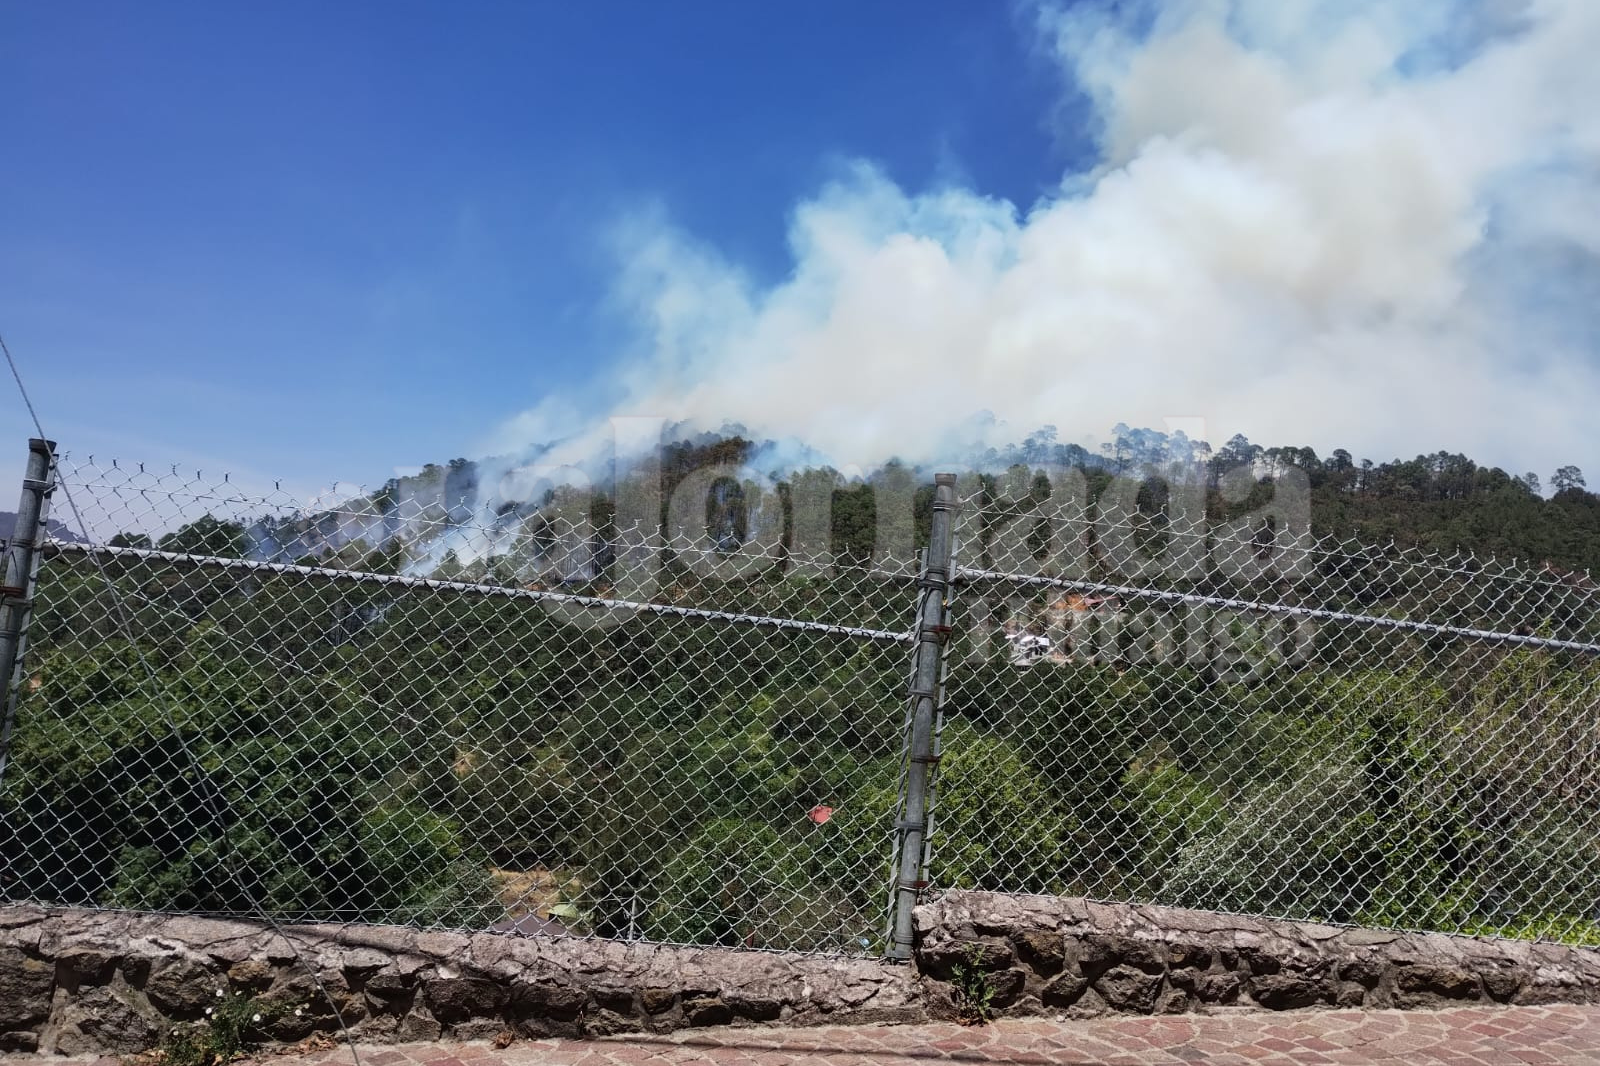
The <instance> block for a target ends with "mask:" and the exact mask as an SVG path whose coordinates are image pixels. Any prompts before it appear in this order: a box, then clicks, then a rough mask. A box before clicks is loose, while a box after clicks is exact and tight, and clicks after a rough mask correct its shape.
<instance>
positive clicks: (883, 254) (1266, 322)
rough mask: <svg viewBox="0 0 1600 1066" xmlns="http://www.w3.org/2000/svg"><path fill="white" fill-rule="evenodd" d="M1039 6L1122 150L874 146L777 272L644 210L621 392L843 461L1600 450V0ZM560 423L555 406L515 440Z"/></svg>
mask: <svg viewBox="0 0 1600 1066" xmlns="http://www.w3.org/2000/svg"><path fill="white" fill-rule="evenodd" d="M1032 14H1033V16H1035V17H1033V18H1032V20H1031V21H1032V24H1033V25H1034V26H1035V28H1036V32H1037V33H1038V34H1039V39H1040V42H1041V43H1042V46H1043V47H1044V48H1046V49H1047V50H1048V51H1049V52H1050V54H1051V56H1052V58H1053V60H1054V61H1056V62H1058V63H1059V64H1060V67H1061V70H1062V72H1063V75H1064V78H1065V80H1066V83H1067V84H1069V85H1075V86H1077V87H1078V89H1079V91H1081V92H1085V93H1087V94H1088V95H1089V97H1090V99H1091V100H1092V101H1093V105H1094V112H1095V116H1096V120H1097V124H1098V126H1097V128H1096V129H1095V130H1093V131H1091V132H1092V133H1093V135H1094V136H1095V138H1096V140H1097V143H1098V146H1099V162H1098V164H1097V165H1096V166H1095V167H1094V168H1093V169H1091V170H1089V171H1088V172H1085V173H1070V174H1066V175H1064V176H1063V178H1062V181H1061V184H1060V187H1059V188H1058V189H1057V190H1056V191H1055V192H1054V193H1053V194H1051V195H1050V196H1048V197H1046V198H1044V199H1042V200H1041V201H1039V202H1038V203H1035V204H1031V205H1016V204H1012V203H1009V202H1006V201H1004V200H1000V199H995V198H992V197H987V196H985V195H983V193H982V192H981V191H980V190H973V189H966V188H954V187H946V188H934V189H929V190H925V191H916V192H913V191H908V190H905V189H902V188H900V187H898V186H896V185H895V184H894V183H893V182H891V181H890V180H888V179H887V178H886V177H885V176H884V175H883V174H882V173H881V172H880V171H878V170H876V169H875V168H874V167H873V166H872V165H871V164H870V163H868V162H862V163H860V164H859V165H858V166H857V167H856V168H855V169H854V172H853V173H852V174H850V176H849V177H847V178H846V179H844V180H841V181H838V182H836V183H834V184H832V185H829V186H828V187H826V188H823V189H821V190H820V191H819V192H818V193H817V194H816V195H815V196H814V197H812V198H811V199H809V200H807V201H805V202H803V203H800V204H799V205H797V206H796V207H795V209H794V212H793V218H792V224H791V229H790V245H791V251H792V255H793V261H794V265H793V272H792V274H791V275H790V276H789V277H788V278H787V279H786V280H784V281H783V282H782V283H780V284H777V285H774V286H771V287H762V286H758V285H755V284H753V283H752V282H751V281H749V280H748V278H747V277H746V276H745V275H744V274H743V273H742V272H741V271H740V269H739V268H738V266H737V265H736V264H733V263H730V262H728V261H727V260H726V259H724V258H723V257H722V256H720V255H719V254H718V253H717V251H716V249H714V248H710V247H707V246H705V245H704V244H702V243H699V242H697V241H696V240H695V239H694V238H693V237H692V236H691V235H689V234H685V233H682V232H680V231H678V230H676V229H674V228H673V227H672V226H670V225H669V224H667V223H665V222H663V221H662V220H660V219H658V218H654V219H650V220H647V221H636V222H634V223H631V224H630V225H629V226H626V227H624V234H623V247H624V249H625V256H624V259H625V266H624V269H623V271H622V274H621V279H620V284H619V289H620V294H621V297H622V300H623V301H624V303H625V305H626V307H627V308H628V309H629V310H630V311H631V313H633V314H635V315H636V316H637V319H638V323H639V325H640V329H641V354H640V355H639V357H638V359H637V361H636V362H635V363H634V364H633V365H632V367H631V369H630V370H629V371H628V372H627V375H626V378H625V385H626V398H625V400H623V401H622V402H621V403H620V404H619V405H618V407H617V409H616V410H615V411H614V412H612V413H614V414H622V415H648V416H660V417H663V418H666V419H668V420H669V421H677V420H688V421H690V422H692V423H695V424H698V425H701V426H703V427H706V428H713V429H714V428H716V427H717V426H719V425H721V424H723V423H724V422H728V421H733V422H738V423H741V424H743V425H744V426H745V427H747V428H748V430H749V431H750V433H751V434H752V435H754V436H757V437H770V438H774V439H778V440H795V441H800V442H804V443H805V444H806V445H808V446H811V447H812V448H815V449H817V450H819V451H820V452H821V453H823V454H824V455H826V456H827V457H828V458H830V459H831V460H833V461H834V462H835V463H836V464H840V465H848V464H859V465H861V466H868V465H871V464H874V463H877V462H879V461H881V460H883V459H886V458H888V457H890V456H900V457H902V458H907V459H913V460H928V461H932V460H936V459H939V458H941V457H944V456H948V455H951V454H953V453H954V452H956V451H958V450H963V449H964V448H965V446H967V445H969V444H971V443H972V442H973V441H974V439H975V438H977V437H979V436H987V437H988V438H989V441H990V442H991V443H999V442H1005V441H1017V440H1020V439H1021V438H1022V437H1023V436H1025V435H1026V434H1027V433H1028V432H1029V431H1030V430H1032V429H1034V428H1036V427H1038V426H1041V425H1045V424H1052V425H1055V426H1058V427H1061V439H1062V440H1063V441H1064V442H1065V441H1072V440H1077V441H1082V440H1083V439H1084V438H1085V437H1086V436H1088V435H1090V434H1095V433H1103V432H1104V431H1105V430H1106V428H1107V427H1109V426H1110V425H1111V424H1112V423H1114V422H1126V423H1129V424H1131V425H1135V426H1140V425H1146V426H1153V427H1156V428H1160V427H1162V426H1163V424H1164V421H1165V420H1167V419H1169V418H1172V417H1175V416H1176V417H1189V418H1196V417H1197V418H1203V419H1205V420H1206V426H1207V428H1208V430H1209V432H1208V434H1207V435H1208V438H1209V439H1210V440H1211V442H1212V443H1213V444H1214V445H1215V444H1220V443H1221V442H1222V441H1223V440H1225V439H1226V438H1227V437H1228V436H1229V435H1231V434H1233V433H1235V432H1244V433H1247V434H1248V435H1249V436H1250V437H1251V438H1252V439H1254V440H1256V441H1257V442H1258V443H1263V444H1269V445H1273V444H1295V445H1304V444H1309V445H1311V446H1313V447H1316V448H1318V449H1319V451H1321V452H1323V453H1324V454H1326V452H1327V450H1329V449H1331V448H1334V447H1347V448H1349V449H1351V450H1352V451H1354V452H1355V453H1356V455H1357V456H1358V457H1361V456H1368V457H1371V458H1374V459H1378V460H1383V459H1388V458H1393V457H1395V456H1401V457H1409V456H1411V455H1415V454H1417V453H1418V452H1420V451H1433V450H1437V449H1439V448H1446V449H1449V450H1452V451H1456V450H1459V451H1465V452H1467V453H1468V454H1469V455H1471V456H1472V457H1474V458H1475V459H1478V460H1479V461H1480V462H1486V463H1492V464H1494V465H1500V466H1504V467H1506V468H1508V469H1510V470H1512V471H1513V472H1514V473H1515V472H1520V471H1523V470H1534V471H1537V472H1539V473H1541V474H1546V473H1547V472H1548V471H1549V470H1551V469H1553V468H1554V467H1555V466H1557V465H1559V464H1562V463H1574V462H1575V463H1578V464H1579V465H1589V464H1587V463H1586V460H1587V461H1590V463H1592V462H1593V460H1595V458H1596V456H1595V444H1594V440H1595V437H1594V433H1593V429H1592V425H1593V416H1592V413H1591V412H1592V407H1593V404H1594V403H1595V401H1596V400H1600V62H1597V61H1596V55H1597V54H1600V4H1597V3H1594V2H1593V0H1526V2H1509V0H1480V2H1471V3H1468V2H1454V0H1452V2H1445V0H1406V2H1405V3H1390V2H1377V0H1374V2H1369V3H1362V2H1353V0H1328V2H1319V0H1195V2H1192V3H1170V4H1160V5H1155V4H1142V5H1141V4H1137V3H1131V4H1130V3H1116V4H1111V3H1098V2H1091V3H1079V4H1075V5H1073V6H1071V7H1070V8H1066V9H1060V10H1058V9H1056V8H1051V7H1046V8H1041V9H1038V10H1036V11H1034V12H1032ZM1079 132H1081V131H1069V130H1063V131H1060V134H1061V135H1062V136H1066V137H1071V136H1074V135H1076V134H1078V133H1079ZM985 412H992V414H993V416H994V418H993V420H986V419H985V418H984V417H983V414H984V413H985ZM975 416H977V417H976V418H975ZM545 428H546V427H545V419H544V418H542V417H540V416H539V414H538V413H537V412H530V413H529V414H527V415H524V416H522V417H521V418H519V419H518V420H516V422H515V424H514V426H511V427H507V430H506V432H504V433H502V434H501V436H500V439H498V440H496V441H494V442H492V443H491V447H492V448H496V449H497V450H507V449H508V447H509V446H511V445H513V444H526V443H528V442H529V441H530V440H534V439H537V437H538V434H539V433H541V432H542V431H543V430H544V429H545ZM513 437H514V438H516V439H515V440H513V439H512V438H513ZM573 443H574V451H573V454H578V453H579V452H581V451H582V448H583V446H584V445H582V444H581V443H580V442H576V441H575V442H573ZM1593 465H1600V463H1597V464H1593Z"/></svg>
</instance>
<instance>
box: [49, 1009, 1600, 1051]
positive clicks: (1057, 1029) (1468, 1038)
mask: <svg viewBox="0 0 1600 1066" xmlns="http://www.w3.org/2000/svg"><path fill="white" fill-rule="evenodd" d="M359 1051H360V1054H361V1064H362V1066H637V1064H641V1063H663V1064H670V1063H690V1062H710V1063H717V1064H719V1066H781V1064H783V1063H802V1064H809V1066H901V1064H909V1063H926V1062H954V1063H986V1062H1015V1063H1024V1064H1029V1063H1038V1064H1051V1066H1057V1064H1059V1066H1068V1064H1070V1066H1090V1064H1093V1066H1158V1064H1160V1066H1169V1064H1188V1063H1207V1064H1210V1066H1289V1064H1291V1063H1292V1064H1295V1066H1300V1064H1309V1063H1331V1064H1341V1066H1343V1064H1349V1066H1357V1064H1373V1063H1394V1064H1406V1066H1410V1064H1413V1063H1419V1064H1427V1066H1432V1064H1454V1063H1463V1064H1497V1063H1506V1064H1522V1063H1548V1064H1550V1066H1600V1007H1569V1006H1557V1007H1511V1008H1508V1007H1498V1008H1496V1007H1466V1008H1461V1009H1457V1010H1442V1011H1406V1012H1401V1011H1326V1012H1303V1013H1296V1014H1268V1013H1239V1014H1229V1015H1214V1016H1206V1017H1200V1016H1194V1015H1186V1016H1173V1017H1164V1018H1104V1019H1096V1020H1092V1021H1080V1022H1068V1021H1050V1020H1044V1019H1037V1018H1034V1019H1015V1020H1010V1019H1007V1020H1002V1021H999V1022H996V1023H994V1024H992V1025H987V1026H982V1027H978V1028H971V1029H965V1028H962V1027H961V1026H958V1025H895V1026H889V1025H884V1026H870V1025H868V1026H849V1027H844V1026H841V1027H836V1028H823V1029H735V1028H721V1029H691V1030H684V1031H681V1032H677V1033H673V1034H671V1035H667V1036H640V1035H630V1036H619V1037H608V1038H604V1039H597V1040H518V1041H516V1042H514V1043H512V1044H511V1045H510V1046H508V1047H506V1048H504V1049H496V1048H495V1047H493V1046H491V1045H490V1044H488V1043H484V1042H478V1043H470V1044H459V1043H435V1044H394V1045H369V1046H362V1047H360V1048H359ZM21 1061H28V1062H31V1063H36V1064H40V1066H42V1064H44V1063H46V1062H48V1063H49V1064H50V1066H76V1064H77V1063H89V1062H91V1061H92V1060H65V1059H59V1058H54V1059H45V1058H43V1057H40V1058H32V1057H29V1058H28V1059H27V1060H21ZM112 1061H113V1060H109V1059H107V1060H101V1064H102V1066H110V1064H111V1062H112ZM259 1061H260V1063H261V1066H335V1064H344V1063H350V1062H351V1057H350V1051H349V1049H348V1048H346V1047H344V1046H342V1045H341V1046H335V1047H328V1048H324V1049H319V1050H311V1051H299V1052H291V1053H287V1054H281V1055H272V1056H267V1057H264V1058H263V1059H261V1060H259Z"/></svg>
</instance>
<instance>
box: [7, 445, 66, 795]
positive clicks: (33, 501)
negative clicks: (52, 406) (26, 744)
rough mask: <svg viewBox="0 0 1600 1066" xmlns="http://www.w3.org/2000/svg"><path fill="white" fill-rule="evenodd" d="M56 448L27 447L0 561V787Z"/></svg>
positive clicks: (19, 689)
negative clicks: (0, 702)
mask: <svg viewBox="0 0 1600 1066" xmlns="http://www.w3.org/2000/svg"><path fill="white" fill-rule="evenodd" d="M55 454H56V443H55V441H51V440H39V439H38V438H34V439H32V440H30V441H28V466H27V472H26V473H25V474H24V475H23V478H22V502H21V503H20V504H18V505H17V521H16V525H15V526H14V527H13V529H12V531H11V539H10V540H8V541H7V542H6V547H5V558H4V559H3V560H0V681H3V682H4V684H5V689H4V693H3V694H4V702H5V718H4V720H3V721H0V783H4V781H5V779H6V765H7V763H9V762H10V759H11V723H12V720H13V719H14V718H15V717H16V713H17V700H18V699H20V698H21V695H22V659H23V656H24V655H25V654H26V652H27V645H28V620H29V618H31V617H32V615H33V593H34V588H35V586H36V584H37V583H38V577H39V560H40V558H41V553H40V551H39V548H40V546H41V542H42V541H43V540H44V536H45V519H46V518H47V517H49V513H50V493H51V492H52V491H54V489H55Z"/></svg>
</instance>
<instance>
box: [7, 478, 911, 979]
mask: <svg viewBox="0 0 1600 1066" xmlns="http://www.w3.org/2000/svg"><path fill="white" fill-rule="evenodd" d="M59 466H60V485H59V488H58V490H57V493H56V496H55V501H56V505H57V510H58V512H60V511H63V510H65V508H63V506H62V504H63V497H64V496H65V497H66V498H67V500H69V501H70V503H71V504H72V505H74V506H75V509H76V512H77V513H76V515H74V516H72V518H71V521H70V525H71V526H73V527H79V526H80V523H81V530H82V534H83V536H84V538H85V539H84V540H83V541H81V542H66V541H64V540H62V539H59V538H58V539H55V540H53V541H50V542H49V543H48V544H47V547H46V550H45V552H44V561H43V565H42V572H41V574H40V580H39V584H38V592H37V597H36V599H37V603H36V611H35V614H34V618H33V620H32V624H31V636H32V642H33V645H32V650H31V651H30V653H29V655H28V659H27V664H26V670H25V673H24V674H23V676H22V682H21V686H20V688H21V698H20V700H19V701H18V707H17V717H16V729H15V736H14V741H13V746H12V759H11V766H10V769H9V771H8V773H7V775H6V778H5V781H4V791H3V793H0V804H3V808H0V810H3V815H4V829H3V831H0V854H4V856H5V870H4V881H3V893H4V897H5V898H10V899H30V900H42V901H48V902H52V903H64V904H77V905H97V906H111V907H127V908H140V909H155V910H184V911H200V912H206V913H214V914H237V915H244V914H251V913H255V912H256V911H257V910H258V909H264V910H265V911H266V912H268V913H270V914H272V915H274V916H276V917H278V918H280V919H285V920H297V919H317V920H333V921H362V922H400V923H411V924H424V925H439V926H447V927H455V928H469V929H470V928H479V929H481V928H500V929H510V930H516V931H522V932H561V931H566V932H571V933H580V934H595V935H601V936H607V937H618V938H630V939H633V938H637V939H649V940H655V941H665V942H684V943H705V944H733V945H743V946H750V947H763V948H786V949H800V950H817V951H853V952H862V951H865V950H874V951H876V950H881V949H882V947H883V936H884V929H885V908H886V906H887V904H888V902H889V898H890V884H889V880H890V874H891V858H892V853H893V849H894V834H895V830H894V821H895V807H896V802H897V781H898V779H899V776H900V774H899V768H900V759H901V750H902V738H903V732H904V725H905V705H906V685H907V667H908V662H909V658H908V656H909V654H910V644H911V638H910V630H911V620H912V610H913V600H912V592H911V589H912V579H914V577H915V574H914V571H910V570H907V569H904V568H894V567H886V566H883V565H875V564H873V563H871V562H870V561H862V562H856V563H851V562H848V561H827V562H819V561H817V560H814V559H810V558H805V557H800V556H797V555H794V554H790V553H787V552H786V551H784V549H783V548H782V546H781V545H780V544H776V543H774V544H773V545H771V546H770V547H769V548H768V549H766V550H761V551H746V552H742V553H740V552H731V551H728V550H726V549H725V548H719V547H717V546H716V545H715V544H714V543H713V541H712V538H710V537H705V538H700V539H699V540H694V539H691V538H683V539H679V540H676V541H661V542H654V541H653V540H652V538H653V537H655V535H656V531H655V530H653V529H652V530H651V531H650V536H644V535H642V534H640V531H638V530H635V529H631V528H620V529H619V528H618V527H617V524H616V522H615V519H614V516H610V515H607V514H605V513H601V512H599V511H596V512H594V513H588V512H589V510H590V507H591V505H592V504H593V503H594V501H593V500H592V499H591V498H590V497H588V496H585V497H584V498H583V504H584V506H583V508H582V510H583V512H584V513H578V514H574V513H573V509H572V508H570V507H568V508H565V511H564V512H563V508H562V507H560V506H559V505H558V503H559V501H557V502H555V503H552V501H550V500H548V499H547V500H545V501H544V505H543V506H542V507H540V508H538V509H528V510H527V512H526V513H518V512H514V511H507V512H505V513H502V514H500V515H495V516H490V520H489V521H485V520H484V516H482V515H479V514H473V513H467V514H460V513H458V514H450V513H447V509H444V508H441V507H440V506H439V500H438V498H435V499H433V500H431V501H428V500H419V499H411V500H400V501H393V500H387V501H386V500H383V499H377V500H376V501H375V499H374V497H372V496H361V497H359V498H358V499H353V500H347V501H344V502H342V503H340V504H337V505H334V506H322V507H313V508H304V507H301V506H299V505H297V504H296V503H295V501H293V500H291V499H289V498H287V497H286V496H284V495H281V494H280V495H275V496H268V497H264V498H263V497H257V496H251V495H249V494H246V493H241V492H238V491H236V490H234V489H232V488H231V487H230V486H229V485H228V484H226V483H223V482H218V483H212V482H210V481H207V480H206V479H204V478H200V477H198V476H196V477H190V476H187V475H185V474H181V473H176V472H165V473H156V472H151V471H146V470H144V469H142V468H139V467H133V468H124V467H119V466H116V465H113V464H109V463H108V464H97V463H94V462H93V461H85V462H81V463H80V462H73V461H72V460H70V459H66V458H63V459H62V460H61V461H60V464H59ZM743 518H744V521H745V522H746V523H747V524H749V523H755V522H756V521H757V516H753V515H745V516H743ZM646 593H648V595H646ZM636 595H637V596H639V597H640V598H638V599H635V598H633V597H634V596H636Z"/></svg>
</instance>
